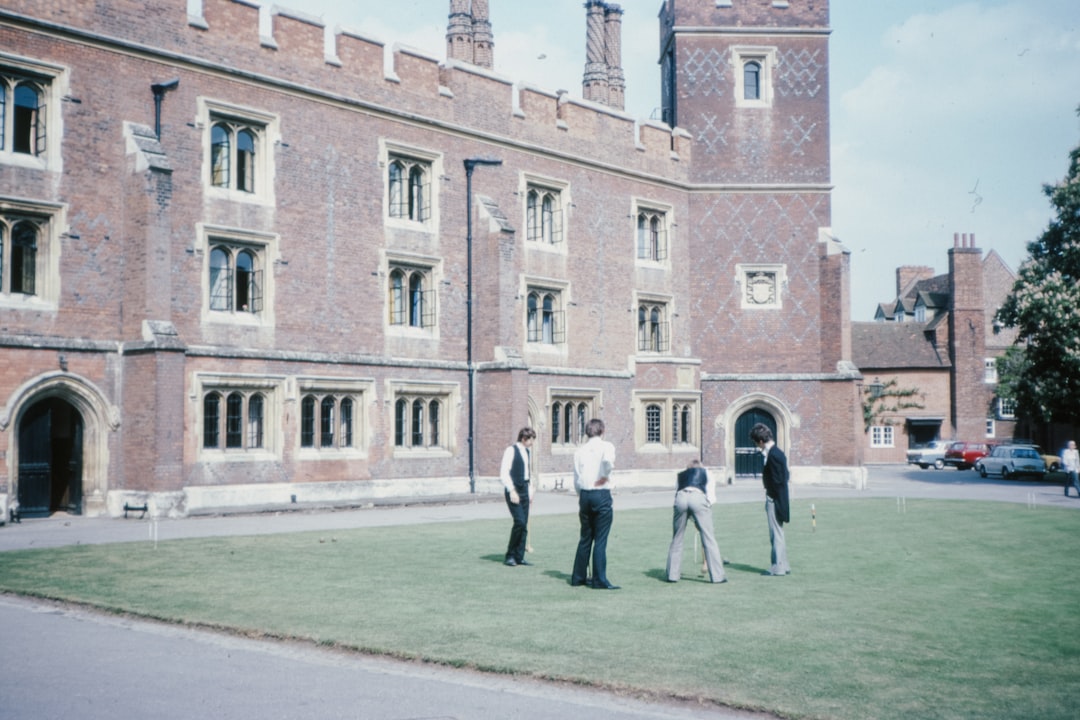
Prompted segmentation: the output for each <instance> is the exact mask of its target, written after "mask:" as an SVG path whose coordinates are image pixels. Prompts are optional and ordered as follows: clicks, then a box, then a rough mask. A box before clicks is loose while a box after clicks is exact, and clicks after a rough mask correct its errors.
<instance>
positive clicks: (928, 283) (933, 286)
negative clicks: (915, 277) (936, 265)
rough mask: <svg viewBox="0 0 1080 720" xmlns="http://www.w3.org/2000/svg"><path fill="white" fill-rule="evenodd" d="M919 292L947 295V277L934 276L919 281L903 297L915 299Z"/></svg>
mask: <svg viewBox="0 0 1080 720" xmlns="http://www.w3.org/2000/svg"><path fill="white" fill-rule="evenodd" d="M921 292H928V293H942V294H944V295H948V294H949V275H948V274H945V275H935V276H934V277H932V278H927V279H926V280H920V281H919V282H917V283H915V286H914V287H913V288H911V290H909V291H908V293H907V295H905V297H915V296H916V295H918V294H919V293H921Z"/></svg>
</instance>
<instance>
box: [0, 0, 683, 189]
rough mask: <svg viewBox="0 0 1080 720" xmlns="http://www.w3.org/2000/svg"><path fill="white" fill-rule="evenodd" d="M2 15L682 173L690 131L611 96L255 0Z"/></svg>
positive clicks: (132, 2)
mask: <svg viewBox="0 0 1080 720" xmlns="http://www.w3.org/2000/svg"><path fill="white" fill-rule="evenodd" d="M5 5H6V9H0V23H4V22H9V21H16V22H20V23H21V24H25V25H27V26H28V27H30V28H31V29H32V27H33V25H34V24H35V23H38V24H44V25H48V26H49V28H50V29H56V28H64V29H70V30H71V31H73V33H74V34H76V35H79V36H81V37H82V38H84V39H87V40H89V41H91V42H98V43H101V44H104V45H111V46H116V47H119V48H123V49H125V50H128V51H130V50H132V49H135V50H137V51H140V54H145V55H146V56H147V57H148V58H150V59H153V57H154V55H155V54H157V55H160V56H162V57H164V58H165V59H166V60H167V61H168V62H169V63H170V64H176V63H179V64H180V65H181V66H183V65H187V66H189V67H191V68H192V69H195V70H197V71H203V72H216V73H224V74H226V75H232V76H235V77H239V78H242V79H245V80H249V81H251V82H255V83H258V82H265V83H267V84H270V85H284V86H288V88H289V90H290V91H293V92H295V91H300V92H310V93H312V94H316V95H325V96H330V97H332V98H334V99H337V100H341V101H343V102H345V103H349V104H355V105H359V106H364V107H368V108H371V109H373V110H376V111H384V112H387V113H389V114H392V115H395V114H396V115H402V114H404V115H415V116H418V117H421V118H423V119H425V120H429V121H434V122H435V123H436V124H444V125H446V126H448V127H451V128H454V129H458V130H464V131H465V132H467V133H473V134H475V135H477V136H479V137H484V138H485V139H494V140H508V141H511V142H514V143H526V144H529V143H535V144H537V145H539V146H542V147H544V148H546V149H547V151H549V152H554V153H563V154H566V155H569V156H573V157H578V158H588V159H590V160H593V161H596V162H600V163H605V164H613V165H617V166H619V167H623V168H625V169H628V170H636V171H640V172H648V173H652V174H658V175H662V176H672V177H675V178H682V177H684V176H685V168H686V166H687V165H688V164H689V163H688V162H687V161H688V160H689V157H690V138H689V135H688V134H687V133H685V132H680V131H677V130H672V129H671V128H669V127H668V126H667V125H666V124H663V123H658V122H654V121H640V122H639V121H638V120H636V119H635V118H633V117H631V116H630V115H627V114H625V113H624V112H622V111H620V110H616V109H613V108H611V107H608V106H605V105H602V104H599V103H594V102H590V101H588V100H584V99H581V98H576V97H571V96H570V95H569V94H568V93H566V92H565V91H559V92H552V91H547V90H544V89H541V88H538V87H535V86H532V85H528V84H515V83H514V82H513V81H512V80H510V79H508V78H505V77H503V76H500V75H498V74H497V73H494V72H492V71H491V70H487V69H485V68H481V67H479V66H475V65H472V64H469V63H464V62H460V61H455V60H441V59H440V58H437V57H435V56H433V55H432V54H430V53H428V52H425V51H422V50H418V49H415V48H410V47H408V46H404V45H400V44H395V45H392V46H391V47H390V48H389V50H388V49H387V47H386V45H385V44H384V43H383V42H381V41H380V40H377V39H375V38H372V37H370V36H369V35H367V34H365V33H364V32H363V31H361V30H357V29H351V28H343V27H335V28H333V29H332V30H330V29H328V27H327V25H326V24H325V23H324V22H323V21H322V20H321V19H319V18H317V17H313V16H311V15H308V14H305V13H303V12H301V11H296V10H291V9H287V8H283V7H279V6H273V7H268V6H262V5H260V4H258V3H256V2H253V0H101V1H99V2H95V3H71V2H68V1H67V0H9V1H8V2H7V3H5Z"/></svg>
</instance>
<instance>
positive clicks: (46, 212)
mask: <svg viewBox="0 0 1080 720" xmlns="http://www.w3.org/2000/svg"><path fill="white" fill-rule="evenodd" d="M26 221H29V222H31V223H32V224H34V225H36V226H37V229H38V234H37V243H36V246H35V252H34V292H33V293H32V294H27V293H22V292H19V293H12V292H10V288H11V281H10V278H9V277H8V274H9V273H10V271H11V270H10V269H11V267H12V263H11V252H12V233H11V231H12V230H13V229H14V227H15V225H16V224H17V223H19V222H26ZM0 226H2V227H0V242H2V243H3V247H2V248H0V262H2V263H3V267H2V268H0V308H5V309H7V308H10V309H26V310H52V311H54V310H57V309H58V308H59V303H60V255H61V252H62V244H61V240H62V239H63V238H64V237H67V234H66V233H65V232H64V230H65V229H66V228H67V207H66V206H65V205H62V204H59V203H44V202H31V201H27V200H17V199H15V198H9V197H2V196H0Z"/></svg>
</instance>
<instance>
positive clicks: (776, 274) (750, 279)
mask: <svg viewBox="0 0 1080 720" xmlns="http://www.w3.org/2000/svg"><path fill="white" fill-rule="evenodd" d="M735 284H736V285H737V286H738V288H739V298H740V304H741V307H742V309H743V310H782V309H783V308H784V294H785V293H786V292H787V287H788V277H787V265H786V264H784V263H739V264H737V265H736V266H735Z"/></svg>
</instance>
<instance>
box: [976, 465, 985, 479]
mask: <svg viewBox="0 0 1080 720" xmlns="http://www.w3.org/2000/svg"><path fill="white" fill-rule="evenodd" d="M975 469H976V470H978V471H979V477H986V466H985V465H976V466H975Z"/></svg>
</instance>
